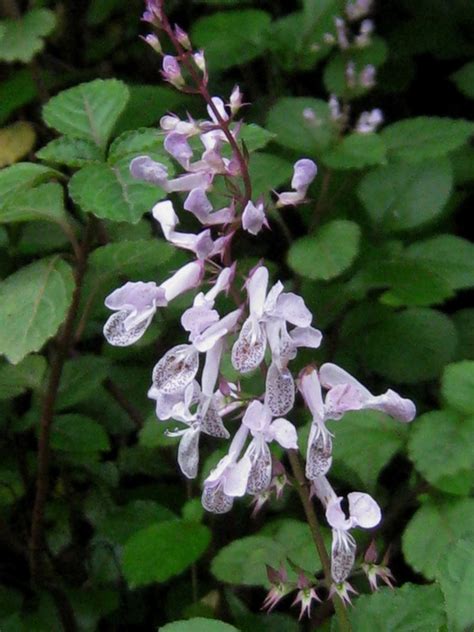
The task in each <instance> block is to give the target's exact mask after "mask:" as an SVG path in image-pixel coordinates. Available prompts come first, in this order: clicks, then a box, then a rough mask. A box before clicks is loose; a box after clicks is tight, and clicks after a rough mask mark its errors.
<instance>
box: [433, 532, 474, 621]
mask: <svg viewBox="0 0 474 632" xmlns="http://www.w3.org/2000/svg"><path fill="white" fill-rule="evenodd" d="M437 579H438V582H439V584H440V586H441V590H442V591H443V596H444V601H445V604H446V613H447V615H448V623H449V629H450V631H451V632H464V630H468V629H469V628H472V626H473V625H474V601H473V599H472V587H473V586H474V538H473V537H470V538H462V539H461V540H459V542H454V543H453V546H452V547H450V550H449V551H448V552H447V553H446V554H445V555H444V557H443V558H442V559H441V560H440V563H439V566H438V571H437Z"/></svg>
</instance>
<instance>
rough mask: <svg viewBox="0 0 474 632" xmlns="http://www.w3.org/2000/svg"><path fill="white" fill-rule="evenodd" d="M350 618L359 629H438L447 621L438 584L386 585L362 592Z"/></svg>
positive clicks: (361, 631)
mask: <svg viewBox="0 0 474 632" xmlns="http://www.w3.org/2000/svg"><path fill="white" fill-rule="evenodd" d="M349 618H350V621H351V623H352V628H353V630H356V631H357V632H374V630H377V632H428V630H430V631H431V632H435V631H437V630H440V629H441V626H442V625H443V623H444V620H445V615H444V609H443V598H442V594H441V591H440V589H439V586H436V585H433V586H416V585H415V584H405V585H404V586H402V587H401V588H396V589H395V590H392V589H390V588H386V587H384V588H382V589H380V590H378V591H377V592H376V593H373V594H372V595H361V596H360V597H359V598H358V599H357V600H356V602H355V605H354V607H353V608H351V609H350V610H349Z"/></svg>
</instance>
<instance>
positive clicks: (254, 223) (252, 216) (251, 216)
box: [242, 200, 268, 235]
mask: <svg viewBox="0 0 474 632" xmlns="http://www.w3.org/2000/svg"><path fill="white" fill-rule="evenodd" d="M263 226H267V227H268V222H267V218H266V215H265V207H264V204H263V201H259V202H257V205H256V206H255V204H254V203H253V202H252V201H251V200H249V201H248V202H247V204H246V206H245V208H244V211H243V213H242V228H243V229H244V230H246V231H247V232H248V233H250V234H251V235H258V233H259V232H260V231H261V230H262V227H263Z"/></svg>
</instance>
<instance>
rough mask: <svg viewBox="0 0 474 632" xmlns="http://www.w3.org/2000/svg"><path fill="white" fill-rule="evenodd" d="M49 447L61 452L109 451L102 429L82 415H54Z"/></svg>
mask: <svg viewBox="0 0 474 632" xmlns="http://www.w3.org/2000/svg"><path fill="white" fill-rule="evenodd" d="M51 447H52V448H53V450H60V451H61V452H76V453H77V452H103V451H106V450H108V449H109V447H110V444H109V437H108V436H107V433H106V432H105V430H104V428H103V427H102V426H101V425H100V424H99V423H97V422H96V421H94V420H93V419H90V418H89V417H86V416H84V415H77V414H70V415H56V416H55V417H54V420H53V425H52V428H51Z"/></svg>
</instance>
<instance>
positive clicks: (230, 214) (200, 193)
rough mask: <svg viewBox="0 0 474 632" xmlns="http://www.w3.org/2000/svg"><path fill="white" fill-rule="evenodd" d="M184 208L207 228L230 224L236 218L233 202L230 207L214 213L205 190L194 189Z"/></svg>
mask: <svg viewBox="0 0 474 632" xmlns="http://www.w3.org/2000/svg"><path fill="white" fill-rule="evenodd" d="M183 207H184V209H185V210H186V211H189V212H190V213H192V214H193V215H194V216H195V217H197V219H198V220H199V221H200V222H201V224H204V225H205V226H214V225H215V224H229V223H230V222H232V221H233V219H234V217H235V208H234V204H233V202H232V203H231V204H230V206H228V207H225V208H222V209H220V210H218V211H214V208H213V206H212V204H211V203H210V202H209V199H208V198H207V195H206V192H205V190H204V189H192V191H190V192H189V195H188V197H187V198H186V200H185V201H184V205H183Z"/></svg>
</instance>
